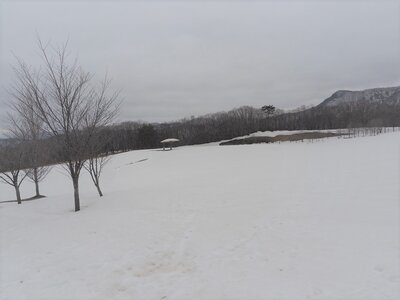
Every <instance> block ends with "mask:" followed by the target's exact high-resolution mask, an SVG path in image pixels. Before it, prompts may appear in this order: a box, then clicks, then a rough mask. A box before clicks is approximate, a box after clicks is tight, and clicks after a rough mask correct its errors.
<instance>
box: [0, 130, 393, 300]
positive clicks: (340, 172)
mask: <svg viewBox="0 0 400 300" xmlns="http://www.w3.org/2000/svg"><path fill="white" fill-rule="evenodd" d="M399 157H400V134H399V133H398V132H395V133H387V134H382V135H378V136H370V137H361V138H354V139H337V138H332V139H325V140H324V141H323V142H319V143H282V144H257V145H241V146H224V147H219V146H207V147H206V146H190V147H181V148H177V149H175V150H173V151H165V152H163V151H155V150H144V151H134V152H129V153H125V154H120V155H117V156H115V157H114V159H113V160H112V162H111V163H110V164H109V165H108V166H107V168H106V170H105V174H104V178H103V190H104V193H105V196H104V197H103V198H99V197H98V196H97V195H96V190H95V188H94V186H92V185H91V183H90V180H89V178H88V177H87V176H86V175H85V176H84V177H83V178H82V181H81V197H82V210H81V211H80V212H78V213H74V212H73V211H72V210H73V200H72V194H71V191H72V184H71V182H70V181H69V179H68V178H67V177H66V176H65V175H64V174H63V173H61V171H60V172H59V170H53V171H52V173H51V174H50V176H49V177H48V178H47V180H46V181H45V182H44V183H43V184H42V191H43V193H45V194H46V195H47V196H48V198H45V199H40V200H35V201H29V202H24V203H23V204H22V205H17V204H16V203H0V299H52V300H53V299H157V300H159V299H185V300H186V299H290V300H296V299H330V300H332V299H335V300H336V299H346V300H351V299H376V300H378V299H379V300H382V299H400V291H399V282H400V277H399V276H400V270H399V268H400V258H399V250H400V245H399V237H400V221H399V220H400V219H399V217H400V216H399V214H400V209H399V207H400V206H399V201H400V200H399V185H400V172H399V167H400V159H399ZM141 160H142V161H141ZM139 161H140V162H139ZM135 162H136V163H135ZM32 193H33V185H32V184H30V183H29V184H25V185H24V186H23V196H24V197H28V196H31V195H32ZM13 197H14V194H13V190H12V188H11V187H9V186H6V185H0V201H2V200H9V199H13Z"/></svg>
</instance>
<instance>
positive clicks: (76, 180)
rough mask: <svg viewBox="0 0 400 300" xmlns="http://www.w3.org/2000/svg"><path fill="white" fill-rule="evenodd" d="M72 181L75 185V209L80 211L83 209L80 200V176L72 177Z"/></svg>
mask: <svg viewBox="0 0 400 300" xmlns="http://www.w3.org/2000/svg"><path fill="white" fill-rule="evenodd" d="M72 182H73V185H74V200H75V211H79V210H80V209H81V206H80V202H79V177H74V178H72Z"/></svg>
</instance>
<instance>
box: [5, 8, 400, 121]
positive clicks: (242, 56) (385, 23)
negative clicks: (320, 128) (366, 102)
mask: <svg viewBox="0 0 400 300" xmlns="http://www.w3.org/2000/svg"><path fill="white" fill-rule="evenodd" d="M37 34H39V35H40V37H41V38H42V40H44V41H49V40H51V41H52V42H54V43H63V42H64V41H65V40H66V39H67V38H69V40H70V43H69V46H70V47H69V49H70V51H71V53H73V54H74V53H75V54H77V55H78V58H79V62H80V64H81V65H82V66H83V67H84V68H85V69H86V70H87V71H90V72H92V73H94V74H96V75H97V76H98V77H102V76H103V75H104V74H105V73H108V74H109V76H110V77H111V78H112V79H113V87H114V88H115V89H121V90H122V93H121V95H122V98H123V100H124V102H123V109H122V111H121V116H120V120H143V121H168V120H175V119H180V118H183V117H190V116H192V115H201V114H205V113H209V112H216V111H221V110H229V109H231V108H234V107H238V106H242V105H252V106H256V107H260V106H262V105H265V104H274V105H275V106H277V107H279V108H294V107H297V106H300V105H303V104H304V105H309V104H317V103H319V102H321V101H322V100H323V99H325V98H327V97H328V96H329V95H330V94H332V93H333V92H334V91H336V90H338V89H356V90H357V89H365V88H372V87H383V86H394V85H400V2H399V1H379V0H377V1H361V0H358V1H341V0H337V1H294V0H292V1H218V0H216V1H211V0H209V1H193V0H192V1H68V2H61V1H52V2H50V1H46V2H41V1H25V2H22V1H3V0H0V118H4V115H5V114H6V111H7V106H6V105H5V102H6V101H7V99H8V95H7V93H6V91H5V90H6V89H7V87H8V86H9V85H10V84H11V82H12V80H13V74H12V70H11V65H12V64H14V63H15V58H14V55H17V56H18V57H20V58H22V59H24V60H25V61H27V62H29V63H30V64H32V65H38V64H39V62H40V60H39V57H38V51H37V47H36V36H37Z"/></svg>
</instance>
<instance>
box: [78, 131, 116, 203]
mask: <svg viewBox="0 0 400 300" xmlns="http://www.w3.org/2000/svg"><path fill="white" fill-rule="evenodd" d="M110 141H111V135H110V133H109V132H107V131H105V130H104V128H101V129H99V130H97V131H96V132H95V133H94V134H93V141H92V143H91V147H90V156H89V159H88V160H87V161H86V163H85V165H84V167H85V169H86V170H87V171H88V172H89V174H90V177H91V178H92V181H93V183H94V185H95V187H96V189H97V192H98V193H99V196H100V197H103V192H102V190H101V188H100V176H101V174H102V172H103V169H104V166H105V165H106V164H107V163H108V162H109V161H110V159H111V157H110V156H108V151H107V149H106V148H107V144H108V143H109V142H110Z"/></svg>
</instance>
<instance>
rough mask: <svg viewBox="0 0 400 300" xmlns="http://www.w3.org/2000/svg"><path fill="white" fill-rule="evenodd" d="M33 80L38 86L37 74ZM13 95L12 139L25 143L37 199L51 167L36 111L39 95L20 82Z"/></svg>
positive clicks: (10, 115) (30, 175)
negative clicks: (47, 159) (40, 187)
mask: <svg viewBox="0 0 400 300" xmlns="http://www.w3.org/2000/svg"><path fill="white" fill-rule="evenodd" d="M31 80H33V81H34V82H35V84H36V85H37V82H38V80H39V78H38V76H37V74H34V73H33V74H32V77H31ZM11 95H12V96H13V100H14V101H13V102H12V103H11V107H12V109H13V113H12V114H9V123H10V126H9V132H11V137H12V138H15V139H18V140H20V141H23V142H24V146H25V147H26V148H27V149H26V150H27V151H26V154H27V155H26V160H27V161H26V163H27V164H28V165H29V166H30V167H31V169H30V170H28V171H27V176H28V178H29V179H31V180H32V182H33V183H34V184H35V191H36V195H35V197H36V198H39V197H43V196H42V195H41V194H40V189H39V182H40V181H42V180H43V179H44V178H45V177H46V176H47V174H48V173H49V171H50V167H48V166H45V160H46V159H45V156H46V155H48V150H49V149H47V148H46V147H44V143H43V139H44V138H45V134H44V130H43V127H44V123H43V121H42V120H41V119H40V118H39V117H38V116H37V115H36V114H35V111H34V105H35V100H34V97H38V94H35V93H32V90H31V89H30V88H29V87H28V86H27V85H26V83H25V82H21V81H20V82H17V83H16V85H15V86H14V87H13V89H12V91H11Z"/></svg>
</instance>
